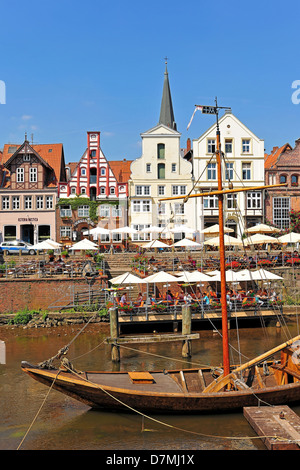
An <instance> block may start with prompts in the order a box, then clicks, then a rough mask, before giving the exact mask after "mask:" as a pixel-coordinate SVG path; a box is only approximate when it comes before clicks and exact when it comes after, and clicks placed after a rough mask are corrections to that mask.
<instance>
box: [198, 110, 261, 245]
mask: <svg viewBox="0 0 300 470" xmlns="http://www.w3.org/2000/svg"><path fill="white" fill-rule="evenodd" d="M219 128H220V133H221V150H222V151H223V152H224V162H223V163H224V173H223V176H222V179H223V186H224V189H229V186H231V184H232V185H233V188H243V187H244V188H245V187H249V188H251V187H259V186H263V185H264V141H263V140H262V139H259V138H258V137H257V136H256V135H255V134H253V132H251V131H250V130H249V129H248V128H247V127H246V126H245V125H244V124H243V123H242V122H241V121H240V120H239V119H238V118H237V117H236V116H234V115H233V114H232V113H231V112H230V111H228V112H225V114H224V115H223V116H222V117H221V118H219ZM215 152H216V124H214V125H212V126H211V127H210V128H209V129H208V130H207V131H206V132H205V133H204V134H203V135H201V136H200V137H199V138H198V139H195V140H193V157H192V158H193V171H194V177H195V181H196V183H195V185H196V186H195V191H196V192H209V191H211V190H216V189H218V181H217V162H216V157H215ZM195 199H196V204H197V209H196V212H197V214H198V217H197V228H198V230H199V231H201V230H202V229H203V228H206V227H208V226H210V225H213V224H216V223H218V214H219V209H218V197H217V196H207V197H204V198H195ZM224 201H225V202H224V209H225V223H226V226H227V227H230V228H232V229H233V230H234V232H233V233H232V234H233V235H238V236H241V235H242V234H243V233H244V231H245V229H246V228H248V227H250V226H252V225H256V224H257V223H260V222H262V220H263V217H264V210H263V190H261V191H260V190H253V191H252V190H251V189H250V190H249V191H245V192H244V191H243V192H240V193H235V194H230V195H227V196H226V197H225V200H224ZM201 224H203V225H201Z"/></svg>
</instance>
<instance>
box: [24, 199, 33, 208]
mask: <svg viewBox="0 0 300 470" xmlns="http://www.w3.org/2000/svg"><path fill="white" fill-rule="evenodd" d="M30 209H32V196H24V210H30Z"/></svg>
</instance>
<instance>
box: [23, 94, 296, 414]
mask: <svg viewBox="0 0 300 470" xmlns="http://www.w3.org/2000/svg"><path fill="white" fill-rule="evenodd" d="M209 108H213V114H216V116H217V136H216V137H217V151H216V158H217V164H218V190H217V191H214V192H210V193H209V195H212V194H217V195H218V198H219V226H220V273H221V304H222V338H223V369H221V370H219V372H216V370H215V369H213V370H212V369H211V368H197V369H195V368H194V369H183V370H179V369H177V370H163V371H152V372H145V371H141V372H78V371H76V370H75V369H74V367H73V366H72V365H71V364H70V363H69V362H68V360H67V359H66V358H65V359H64V360H63V361H62V367H60V368H55V367H54V366H53V360H50V361H46V362H45V363H42V364H40V365H38V366H34V365H31V364H28V363H27V362H22V364H21V367H22V370H23V371H24V372H26V373H27V374H28V375H30V376H31V377H32V378H34V379H36V380H37V381H39V382H41V383H43V384H45V385H47V386H49V387H53V388H54V389H56V390H59V391H60V392H62V393H64V394H66V395H69V396H70V397H72V398H75V399H77V400H79V401H81V402H83V403H85V404H87V405H88V406H90V407H92V408H103V409H105V410H106V411H107V410H122V411H126V410H129V411H134V412H147V413H149V412H151V413H203V412H209V413H212V412H226V411H227V412H230V411H235V410H239V409H242V408H243V407H246V406H256V405H259V404H268V405H280V404H288V403H296V402H300V360H299V359H298V355H297V349H298V344H300V335H299V336H296V337H295V338H292V339H291V340H289V341H287V342H285V343H283V344H281V345H280V346H278V347H276V348H274V349H272V350H270V351H268V352H266V353H264V354H262V355H260V356H259V357H257V358H255V359H253V360H251V361H249V362H247V363H246V364H244V365H242V366H239V367H233V366H231V365H230V361H229V342H228V319H227V302H226V278H225V247H224V220H223V196H224V194H226V193H229V192H237V191H239V190H233V189H229V190H225V191H224V190H223V187H222V172H221V146H220V131H219V126H218V109H219V108H218V107H217V103H216V106H215V107H209ZM274 186H285V185H272V186H264V187H259V188H256V189H262V188H268V187H274ZM247 189H251V190H253V189H255V188H243V189H241V190H243V191H246V190H247ZM205 195H206V194H205V193H202V194H200V195H197V194H194V195H191V196H189V197H199V196H202V197H203V196H205ZM171 199H179V197H175V198H171ZM299 348H300V346H299ZM279 353H280V358H279V360H278V359H275V360H274V359H273V361H272V360H271V359H272V357H274V356H275V357H276V356H277V355H278V354H279ZM63 354H64V352H63V351H62V352H60V353H59V354H58V355H57V356H56V357H55V359H56V358H61V356H63ZM52 359H54V358H52Z"/></svg>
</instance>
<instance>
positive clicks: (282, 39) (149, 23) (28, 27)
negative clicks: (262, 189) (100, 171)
mask: <svg viewBox="0 0 300 470" xmlns="http://www.w3.org/2000/svg"><path fill="white" fill-rule="evenodd" d="M0 6H1V12H2V14H1V19H2V21H1V42H0V58H1V62H0V64H1V65H0V80H3V81H4V82H5V84H6V104H3V105H2V104H0V148H1V147H3V145H4V144H5V143H9V142H11V143H22V142H23V141H24V135H25V131H26V132H27V134H28V137H29V138H30V136H31V134H32V133H33V140H34V142H37V143H57V142H62V143H63V144H64V149H65V158H66V162H69V161H78V160H79V158H80V157H81V155H82V153H83V152H84V150H85V148H86V132H87V131H89V130H94V131H95V130H99V131H100V132H101V147H102V150H103V152H104V154H105V155H106V157H107V158H108V160H119V159H123V158H127V159H129V160H130V159H135V158H138V157H139V156H140V155H141V138H140V133H142V132H144V131H146V130H148V129H150V128H151V127H153V126H155V125H156V124H157V122H158V119H159V111H160V102H161V95H162V87H163V76H164V68H165V64H164V57H165V56H167V57H168V58H169V60H168V71H169V80H170V86H171V93H172V99H173V107H174V114H175V119H176V122H177V129H178V131H179V132H181V133H182V137H181V146H182V147H185V144H186V139H187V137H190V138H191V139H195V138H197V137H199V136H200V135H201V134H202V133H203V132H204V131H205V130H206V129H207V128H208V127H209V126H210V125H211V124H212V123H213V122H214V119H213V117H211V116H205V115H202V114H200V113H196V115H195V118H194V120H193V123H192V125H191V127H190V129H189V131H188V132H187V130H186V127H187V124H188V122H189V120H190V117H191V115H192V113H193V110H194V106H195V104H213V103H214V99H215V96H217V97H218V102H219V105H220V106H230V107H231V108H232V111H233V113H234V114H235V115H236V116H237V117H238V118H239V119H240V120H241V121H242V122H243V123H244V124H245V125H246V126H248V127H249V129H250V130H251V131H253V132H254V133H255V134H256V135H257V136H258V137H259V138H261V139H264V140H265V148H266V151H270V150H271V149H272V147H273V146H275V145H278V146H279V145H283V144H284V143H286V142H289V143H290V144H291V145H294V141H295V140H296V139H298V138H299V137H300V125H299V124H300V120H299V117H300V104H299V105H295V104H293V103H292V100H291V97H292V93H293V92H294V91H295V90H293V89H292V88H291V86H292V83H293V81H295V80H300V70H299V15H300V3H299V2H296V1H285V2H282V1H277V0H275V1H266V0H261V1H257V0H254V1H251V2H241V1H235V0H234V1H232V0H228V1H227V2H222V1H219V0H216V1H214V2H207V1H205V2H204V1H202V0H186V1H185V2H183V1H182V0H180V1H179V0H172V1H169V0H160V1H159V0H152V1H151V2H143V1H136V0H128V1H127V2H125V1H120V0H115V1H103V0H98V1H96V0H85V1H84V2H79V1H76V0H72V1H70V0H61V1H57V0H52V1H51V2H41V1H35V0H28V1H26V2H24V1H21V0H12V1H11V2H4V1H2V0H1V1H0ZM299 96H300V94H299Z"/></svg>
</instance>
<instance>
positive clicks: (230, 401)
mask: <svg viewBox="0 0 300 470" xmlns="http://www.w3.org/2000/svg"><path fill="white" fill-rule="evenodd" d="M22 369H23V371H24V372H26V373H27V374H28V375H30V376H31V377H32V378H34V379H35V380H37V381H38V382H41V383H43V384H45V385H47V386H49V387H50V386H52V387H53V388H54V389H55V390H58V391H60V392H62V393H63V394H65V395H68V396H70V397H72V398H74V399H76V400H78V401H80V402H82V403H84V404H85V405H87V406H89V407H91V408H93V409H103V410H106V411H122V412H126V411H129V412H136V411H137V412H142V413H155V414H161V413H163V414H168V413H172V414H182V413H184V414H191V413H194V414H197V413H220V412H235V411H239V410H242V408H243V407H247V406H258V405H264V404H268V405H280V404H295V403H297V402H300V382H296V383H290V384H286V385H281V386H274V387H267V388H264V389H261V390H252V389H249V390H245V391H227V392H216V393H201V392H200V393H191V392H187V391H180V387H177V388H178V391H177V390H176V384H175V388H174V387H173V386H172V387H173V390H172V391H162V390H159V391H151V386H150V385H149V386H147V385H143V386H140V385H132V386H128V387H127V388H123V387H122V386H115V385H114V384H116V383H119V384H120V385H122V382H123V380H128V378H127V373H126V372H125V373H124V372H111V373H108V372H97V373H96V372H94V373H85V374H84V376H83V377H82V378H81V377H80V376H78V374H73V373H71V372H60V373H59V374H58V371H57V370H44V369H39V368H38V367H35V366H31V365H28V364H26V363H22ZM57 374H58V375H57ZM152 374H153V377H155V378H156V377H157V378H158V375H157V376H156V375H155V373H152ZM160 374H161V375H162V374H163V375H165V376H166V375H168V374H165V373H163V372H160ZM90 379H93V381H91V380H90ZM109 383H112V384H113V385H108V384H109ZM167 385H168V384H167ZM161 388H163V387H161Z"/></svg>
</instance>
